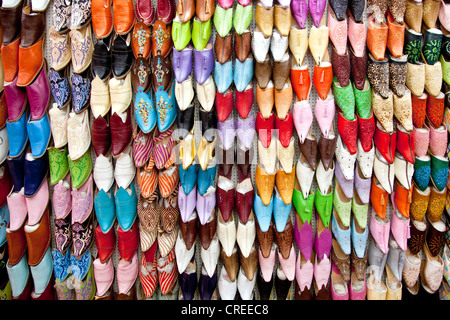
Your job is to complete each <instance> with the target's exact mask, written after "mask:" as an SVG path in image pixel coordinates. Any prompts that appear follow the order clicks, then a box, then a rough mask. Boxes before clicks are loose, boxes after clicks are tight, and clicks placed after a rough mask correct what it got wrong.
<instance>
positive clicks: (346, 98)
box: [333, 77, 356, 121]
mask: <svg viewBox="0 0 450 320" xmlns="http://www.w3.org/2000/svg"><path fill="white" fill-rule="evenodd" d="M333 95H334V101H335V102H336V105H337V106H338V107H339V109H340V110H341V111H342V114H343V115H344V118H345V119H347V120H349V121H353V120H355V104H356V102H355V94H354V93H353V87H352V84H351V83H349V84H348V86H346V87H341V86H340V85H339V81H338V80H337V78H336V77H333Z"/></svg>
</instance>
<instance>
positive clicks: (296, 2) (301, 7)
mask: <svg viewBox="0 0 450 320" xmlns="http://www.w3.org/2000/svg"><path fill="white" fill-rule="evenodd" d="M291 12H292V15H293V16H294V18H295V20H296V21H297V23H298V25H299V27H300V29H305V24H306V18H307V17H308V0H292V1H291Z"/></svg>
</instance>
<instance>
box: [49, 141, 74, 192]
mask: <svg viewBox="0 0 450 320" xmlns="http://www.w3.org/2000/svg"><path fill="white" fill-rule="evenodd" d="M48 163H49V168H50V183H51V185H55V184H57V183H58V181H59V180H61V179H64V177H65V176H66V175H67V173H68V172H69V162H68V151H67V146H65V147H64V148H62V149H58V148H55V147H51V148H49V149H48Z"/></svg>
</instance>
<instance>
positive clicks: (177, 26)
mask: <svg viewBox="0 0 450 320" xmlns="http://www.w3.org/2000/svg"><path fill="white" fill-rule="evenodd" d="M191 37H192V36H191V20H188V21H186V22H181V21H180V19H179V18H175V19H174V20H173V22H172V40H173V46H174V47H175V49H176V50H177V51H181V50H183V49H184V48H186V46H187V45H188V44H189V42H190V41H191Z"/></svg>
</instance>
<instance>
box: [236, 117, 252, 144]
mask: <svg viewBox="0 0 450 320" xmlns="http://www.w3.org/2000/svg"><path fill="white" fill-rule="evenodd" d="M255 123H256V118H255V113H254V112H253V111H251V112H250V113H249V115H248V117H247V118H245V119H242V118H241V117H238V118H237V130H236V134H237V136H238V138H239V140H240V141H241V143H242V145H243V146H244V148H245V149H246V150H248V149H250V148H251V146H252V143H253V138H254V137H255V132H256V131H255Z"/></svg>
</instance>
